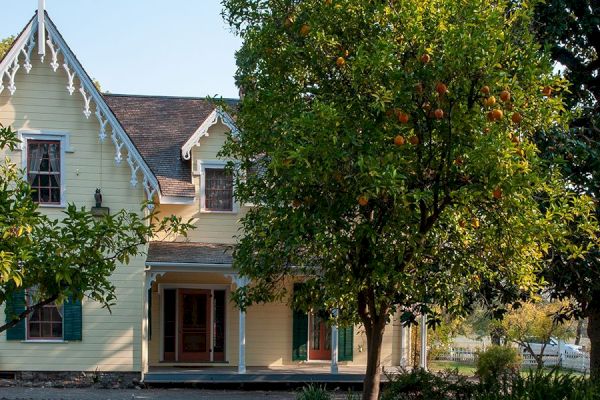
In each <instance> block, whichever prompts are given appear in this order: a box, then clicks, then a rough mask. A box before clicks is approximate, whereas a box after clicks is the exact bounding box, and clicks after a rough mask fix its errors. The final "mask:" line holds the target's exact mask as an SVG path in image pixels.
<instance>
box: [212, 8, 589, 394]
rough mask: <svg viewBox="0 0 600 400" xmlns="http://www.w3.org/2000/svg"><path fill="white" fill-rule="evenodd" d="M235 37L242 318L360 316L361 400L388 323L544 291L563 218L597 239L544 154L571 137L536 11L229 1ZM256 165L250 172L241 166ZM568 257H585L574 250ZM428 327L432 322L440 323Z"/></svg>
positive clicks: (234, 153) (579, 199)
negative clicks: (255, 311) (242, 212)
mask: <svg viewBox="0 0 600 400" xmlns="http://www.w3.org/2000/svg"><path fill="white" fill-rule="evenodd" d="M224 5H225V12H224V14H225V18H226V19H227V21H228V22H229V23H230V24H231V26H232V27H233V28H234V29H235V30H236V32H237V33H238V34H239V35H240V36H241V37H242V38H243V40H244V44H243V46H242V48H241V49H240V51H239V52H238V54H237V64H238V71H237V75H236V78H237V82H238V84H239V85H240V87H241V90H242V92H243V94H244V97H243V101H242V104H241V108H240V112H239V118H238V123H239V125H240V128H241V132H240V133H239V134H236V135H234V136H231V137H230V139H229V140H228V141H227V143H226V145H225V148H224V151H223V153H222V155H223V156H226V157H231V158H233V159H236V160H237V161H236V163H232V165H231V166H232V168H233V170H234V173H235V174H236V194H237V196H238V199H239V200H240V201H241V202H248V203H252V204H254V205H255V207H254V208H252V209H251V210H250V211H249V212H248V214H247V215H246V216H245V217H244V218H243V219H242V225H243V232H244V233H243V234H242V235H241V237H240V240H239V245H238V246H237V248H236V252H235V266H236V268H238V269H239V271H240V272H241V274H242V275H245V276H248V277H250V278H251V279H252V284H251V285H249V286H247V287H245V288H242V289H239V290H238V291H237V292H236V293H235V298H236V300H237V301H238V303H239V304H240V305H241V306H242V307H245V306H247V305H248V304H251V303H253V302H263V301H269V300H273V299H277V298H282V297H284V296H286V295H287V294H288V293H287V292H286V285H283V284H282V283H283V282H284V281H285V280H286V279H287V278H290V277H292V278H295V279H300V277H301V279H303V280H304V282H305V285H303V286H302V289H300V290H299V291H298V293H295V296H294V301H295V303H296V306H298V307H303V308H304V309H315V308H321V309H324V310H326V311H331V312H334V311H335V313H334V314H335V315H336V316H337V317H336V322H337V323H340V324H345V323H353V322H360V323H362V324H363V325H364V327H365V332H366V335H367V343H368V366H367V377H366V379H365V392H364V398H365V399H375V398H377V390H378V389H377V387H378V380H377V379H378V373H377V371H379V351H380V346H381V337H382V334H383V330H384V328H385V323H386V322H387V321H389V319H390V318H391V316H392V315H393V314H394V313H395V312H396V311H397V310H398V309H401V310H403V312H404V315H403V318H404V320H405V321H410V320H411V319H413V318H414V313H417V312H432V311H433V309H434V308H433V307H432V306H433V305H439V306H441V307H443V308H445V309H447V310H450V311H451V312H455V313H464V312H465V311H466V310H468V307H469V304H470V303H471V302H472V301H474V300H475V298H476V297H477V295H478V294H479V295H485V296H488V297H498V296H500V297H501V298H502V299H505V300H507V301H508V299H513V300H514V299H515V298H516V296H517V295H518V294H519V293H520V292H528V291H530V292H535V291H537V290H538V282H537V280H536V278H535V275H534V272H536V271H538V270H539V268H541V266H542V264H543V261H544V259H545V257H546V256H547V252H546V251H547V249H548V248H549V246H550V244H551V243H552V244H554V246H565V245H566V244H565V243H564V242H563V241H562V239H564V238H565V229H564V223H565V222H567V221H573V220H574V218H579V223H578V225H577V229H578V230H579V232H581V234H584V235H585V234H590V232H592V231H593V229H594V223H593V219H591V218H590V217H589V210H590V208H592V207H593V203H592V202H591V201H590V199H589V198H587V197H585V196H577V195H575V194H573V193H569V192H568V191H567V190H566V185H565V184H564V182H562V181H561V178H560V174H559V173H558V172H557V171H556V170H555V169H551V168H548V164H547V163H546V162H545V161H544V160H543V159H540V158H539V157H538V149H537V147H536V145H535V143H534V142H533V140H532V138H533V135H534V134H535V133H536V132H539V131H540V130H547V129H550V128H551V127H556V126H563V125H564V123H565V122H566V121H565V119H564V116H563V111H564V106H563V103H562V94H563V93H564V90H565V89H566V82H565V81H564V79H562V78H561V77H560V76H556V75H554V74H553V72H552V65H551V62H550V59H549V58H548V57H546V56H545V55H544V54H543V53H542V52H540V48H539V46H538V45H537V44H536V42H535V37H534V36H533V34H532V33H531V29H530V27H531V23H532V14H531V4H529V3H527V4H526V3H519V4H518V5H514V4H512V5H511V4H509V3H505V2H502V1H501V2H496V1H495V2H486V1H484V2H479V1H472V0H462V1H454V0H452V1H450V0H429V1H417V0H403V1H397V2H396V1H394V2H372V1H367V0H364V1H347V0H328V1H317V0H313V1H311V0H307V1H302V2H295V1H282V2H270V1H262V0H254V1H247V0H225V1H224ZM246 171H251V172H246ZM565 250H568V252H569V253H571V254H573V255H575V256H576V255H577V254H582V253H584V252H585V251H587V249H586V248H578V247H577V246H573V245H569V246H568V247H565ZM435 320H436V319H435V318H433V319H432V321H433V322H434V323H435Z"/></svg>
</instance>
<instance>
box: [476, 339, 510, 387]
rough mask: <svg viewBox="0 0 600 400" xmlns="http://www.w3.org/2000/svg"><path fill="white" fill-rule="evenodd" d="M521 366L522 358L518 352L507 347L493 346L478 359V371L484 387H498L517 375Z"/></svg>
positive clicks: (480, 354) (477, 373)
mask: <svg viewBox="0 0 600 400" xmlns="http://www.w3.org/2000/svg"><path fill="white" fill-rule="evenodd" d="M520 365H521V357H520V355H519V353H517V350H516V349H514V348H512V347H507V346H491V347H490V348H488V349H487V350H485V351H483V352H481V353H479V355H478V357H477V365H476V366H477V370H476V371H475V374H476V375H477V376H479V379H480V380H481V383H482V384H484V385H492V386H497V385H498V384H500V383H505V382H506V380H507V379H508V378H509V377H511V376H513V375H515V374H516V373H517V372H518V370H519V367H520Z"/></svg>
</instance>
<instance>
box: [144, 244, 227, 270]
mask: <svg viewBox="0 0 600 400" xmlns="http://www.w3.org/2000/svg"><path fill="white" fill-rule="evenodd" d="M232 262H233V245H232V244H223V243H198V242H150V246H149V248H148V257H147V259H146V265H153V264H169V263H172V264H177V265H180V264H197V265H200V264H202V265H223V266H231V264H232Z"/></svg>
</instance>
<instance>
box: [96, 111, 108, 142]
mask: <svg viewBox="0 0 600 400" xmlns="http://www.w3.org/2000/svg"><path fill="white" fill-rule="evenodd" d="M96 118H98V123H99V124H100V133H99V134H98V139H99V140H100V143H104V141H105V140H106V124H108V120H107V119H104V117H103V116H102V112H101V111H100V110H99V109H97V110H96Z"/></svg>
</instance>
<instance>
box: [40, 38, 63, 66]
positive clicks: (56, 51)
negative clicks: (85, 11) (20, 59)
mask: <svg viewBox="0 0 600 400" xmlns="http://www.w3.org/2000/svg"><path fill="white" fill-rule="evenodd" d="M52 39H53V38H52V36H51V35H48V40H46V43H47V44H48V47H49V48H50V53H52V61H51V62H50V66H51V67H52V69H53V70H54V72H56V70H57V69H58V67H59V66H60V64H59V63H58V55H59V54H60V48H59V47H56V46H55V45H54V42H53V41H52ZM42 61H43V60H42Z"/></svg>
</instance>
